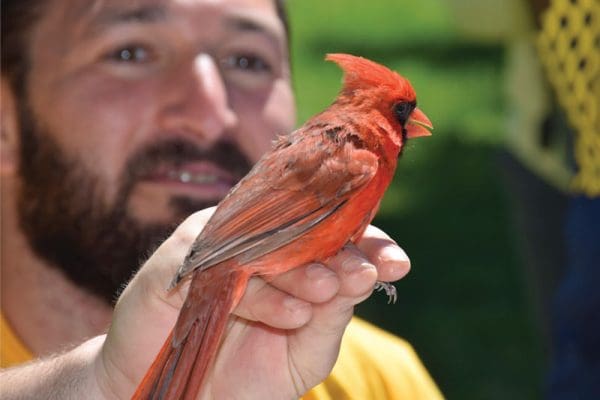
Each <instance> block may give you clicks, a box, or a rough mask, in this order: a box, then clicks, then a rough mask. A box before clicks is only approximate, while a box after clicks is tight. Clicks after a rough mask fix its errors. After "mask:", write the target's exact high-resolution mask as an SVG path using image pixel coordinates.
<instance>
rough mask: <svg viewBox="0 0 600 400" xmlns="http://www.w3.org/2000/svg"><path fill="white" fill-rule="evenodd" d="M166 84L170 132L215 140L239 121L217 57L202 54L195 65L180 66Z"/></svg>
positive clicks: (166, 112) (166, 123) (168, 129)
mask: <svg viewBox="0 0 600 400" xmlns="http://www.w3.org/2000/svg"><path fill="white" fill-rule="evenodd" d="M173 74H174V76H173V78H172V79H171V80H170V82H168V83H167V85H169V86H171V85H172V86H171V87H169V88H167V91H169V92H170V93H171V95H170V96H169V97H168V100H167V101H168V102H167V104H166V106H165V109H164V110H163V111H164V113H163V116H164V118H165V119H164V121H165V128H166V129H167V131H172V132H171V133H175V134H179V135H181V134H183V135H195V136H199V137H202V139H204V140H207V141H209V142H211V143H212V142H215V141H217V140H218V139H219V138H220V137H222V136H223V135H225V134H227V131H228V129H230V128H232V127H233V126H234V125H235V124H236V123H237V117H236V114H235V113H234V112H233V110H232V109H231V108H230V106H229V102H228V98H227V89H226V87H225V84H224V82H223V79H222V77H221V73H220V71H219V68H218V67H217V65H216V63H215V61H214V59H213V58H212V57H211V56H209V55H208V54H204V53H202V54H199V55H198V56H196V58H195V59H194V60H193V65H191V66H189V65H188V66H186V67H182V68H177V71H174V73H173Z"/></svg>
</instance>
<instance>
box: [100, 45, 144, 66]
mask: <svg viewBox="0 0 600 400" xmlns="http://www.w3.org/2000/svg"><path fill="white" fill-rule="evenodd" d="M107 58H108V59H109V60H110V61H116V62H126V63H144V62H148V61H151V60H152V54H151V51H150V50H149V49H148V48H147V47H145V46H141V45H129V46H125V47H121V48H119V49H117V50H115V51H112V52H110V53H108V55H107Z"/></svg>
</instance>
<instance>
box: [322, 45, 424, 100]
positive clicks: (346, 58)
mask: <svg viewBox="0 0 600 400" xmlns="http://www.w3.org/2000/svg"><path fill="white" fill-rule="evenodd" d="M325 59H326V60H328V61H333V62H335V63H336V64H338V65H339V66H340V68H342V70H343V71H344V89H347V90H353V89H359V88H369V87H383V88H385V89H388V90H390V91H394V92H396V91H398V90H400V91H401V92H402V93H401V95H402V97H405V98H407V99H414V97H415V91H414V89H413V88H412V86H411V84H410V82H409V81H408V80H407V79H406V78H404V77H402V76H401V75H400V74H398V73H397V72H394V71H392V70H390V69H389V68H387V67H385V66H383V65H381V64H378V63H376V62H373V61H371V60H367V59H366V58H363V57H357V56H353V55H350V54H342V53H335V54H327V56H326V57H325Z"/></svg>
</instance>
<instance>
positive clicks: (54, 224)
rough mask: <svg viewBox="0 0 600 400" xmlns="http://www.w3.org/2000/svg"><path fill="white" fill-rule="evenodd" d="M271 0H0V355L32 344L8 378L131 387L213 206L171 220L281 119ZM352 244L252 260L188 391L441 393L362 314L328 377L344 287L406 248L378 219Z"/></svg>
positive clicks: (283, 95)
mask: <svg viewBox="0 0 600 400" xmlns="http://www.w3.org/2000/svg"><path fill="white" fill-rule="evenodd" d="M281 7H282V5H281V4H280V3H279V2H274V1H273V0H135V1H134V0H131V1H122V0H95V1H92V0H90V1H81V0H50V1H48V0H46V1H40V0H37V1H34V0H28V1H23V0H21V1H6V0H4V1H3V3H2V8H3V9H2V18H3V20H2V29H3V31H2V35H3V37H2V40H3V42H2V51H3V53H2V100H3V101H2V136H1V137H2V163H1V165H2V168H1V170H2V216H3V218H2V250H3V252H2V335H3V337H4V339H3V345H2V346H3V349H2V357H3V363H5V364H9V363H12V364H15V363H18V362H19V361H24V360H25V359H28V358H38V357H42V359H41V360H36V361H34V362H32V363H29V364H26V365H25V366H22V367H17V368H14V369H9V370H7V371H4V372H3V373H2V375H1V379H0V382H1V384H2V388H1V390H2V393H3V396H5V397H4V398H42V397H48V398H127V397H128V396H130V395H131V394H132V393H133V391H134V389H135V387H136V385H137V384H138V382H139V380H140V379H141V377H142V376H143V374H144V372H145V371H146V369H147V368H148V367H149V365H150V363H151V361H152V359H153V357H154V356H155V354H156V353H157V351H158V349H159V348H160V345H161V344H162V342H163V340H164V338H165V337H166V336H167V334H168V331H169V330H170V328H171V327H172V326H173V324H174V322H175V319H176V317H177V314H178V311H179V307H181V304H182V300H183V298H184V296H185V294H184V290H185V288H183V289H182V290H176V291H174V292H173V293H167V292H166V291H165V287H166V285H167V284H168V282H169V281H170V279H171V276H172V274H173V273H174V271H175V269H176V268H177V267H178V265H179V263H180V262H181V261H182V259H183V257H184V255H185V253H186V251H187V249H188V248H189V246H190V244H191V242H192V241H193V238H194V237H195V236H196V235H197V234H198V232H199V231H200V230H201V229H202V226H203V224H204V223H205V222H206V220H207V218H208V216H209V215H210V210H208V211H203V212H199V213H196V214H193V215H192V216H191V217H189V218H188V219H186V220H185V221H184V222H183V223H182V224H181V225H179V226H178V227H177V229H176V230H175V232H174V233H173V234H171V236H170V237H168V236H169V234H170V233H171V232H172V231H173V229H174V228H175V227H176V226H177V224H179V223H180V222H181V221H182V220H183V219H184V218H185V217H187V216H188V215H189V214H190V213H192V212H193V211H196V210H200V209H204V208H206V207H208V206H211V205H214V204H216V202H218V200H219V199H221V198H222V197H223V196H224V195H225V193H226V192H227V191H228V190H229V189H230V188H231V187H232V186H233V185H234V184H235V182H236V181H237V180H238V179H239V178H240V177H241V176H243V175H244V174H245V173H246V172H247V171H248V169H249V167H250V165H251V164H252V163H253V162H255V161H257V160H258V158H259V157H260V156H261V154H262V153H263V152H264V151H266V150H267V149H268V148H269V146H270V141H271V140H272V138H273V137H274V135H275V134H276V133H281V132H287V131H290V130H291V128H292V125H293V122H294V104H293V96H292V92H291V84H290V77H289V58H288V53H287V51H288V49H287V44H286V30H285V23H284V21H285V20H284V18H283V13H282V12H281ZM167 237H168V239H167V240H166V241H164V243H162V245H160V247H159V248H158V249H157V250H156V251H154V249H155V247H156V246H157V245H158V244H159V243H161V242H162V241H163V240H164V239H165V238H167ZM359 248H360V249H359ZM359 248H348V249H345V250H344V251H342V252H340V254H339V255H337V256H336V257H334V258H333V259H332V260H331V261H330V262H329V264H328V265H327V266H323V265H318V264H314V265H309V266H306V267H304V268H299V269H297V270H295V271H291V272H289V273H286V274H283V275H281V276H279V277H278V278H276V279H275V280H274V281H273V282H270V283H268V284H267V283H266V282H264V281H263V280H261V279H258V278H256V279H253V280H252V282H250V284H249V287H248V290H247V291H246V294H245V296H244V298H243V300H242V302H241V304H240V305H239V306H238V307H237V309H236V310H235V317H234V318H232V321H231V323H230V325H229V330H228V332H227V334H226V337H225V340H224V342H223V345H222V347H221V350H220V352H219V355H218V357H217V359H216V361H215V366H214V369H213V371H212V372H211V373H210V374H209V376H208V378H207V383H206V385H205V387H204V388H203V392H202V394H201V397H202V398H218V399H223V398H240V397H244V398H269V399H270V398H297V397H299V396H302V395H303V394H305V393H306V392H307V391H309V390H310V389H311V388H313V387H314V386H315V385H318V384H319V383H320V382H322V381H323V380H325V382H324V383H323V384H321V385H319V386H317V387H316V388H314V389H313V390H312V391H310V392H308V393H307V394H306V396H305V397H306V398H315V399H316V398H340V397H356V398H385V397H393V396H405V397H412V398H414V397H421V398H435V397H439V392H438V391H437V389H436V388H435V385H434V384H433V383H432V382H431V380H430V378H429V377H428V375H427V373H426V372H425V371H424V369H423V368H422V366H421V365H420V363H419V362H418V360H417V359H416V357H415V355H414V354H413V353H412V351H411V350H410V348H409V347H408V346H407V345H406V344H404V343H403V342H401V341H399V340H397V339H394V338H390V337H388V336H386V335H385V334H383V333H381V332H379V331H377V330H375V329H374V328H373V327H370V326H369V325H367V324H365V323H364V322H360V321H353V322H352V323H351V324H350V327H349V328H348V333H347V335H346V338H345V339H344V343H343V345H342V350H341V353H340V356H339V361H338V362H337V365H336V368H335V370H334V372H333V374H332V375H331V376H329V378H327V377H328V375H329V374H330V372H331V370H332V368H333V366H334V364H335V363H336V359H337V358H338V351H339V348H340V341H341V338H342V335H343V333H344V331H345V329H346V326H347V324H348V322H349V320H350V318H351V316H352V309H353V306H354V305H355V304H357V303H358V302H360V301H362V300H364V299H365V298H367V297H368V296H369V295H370V293H371V290H372V287H373V284H374V282H375V280H376V279H379V280H385V281H393V280H397V279H400V278H401V277H402V276H404V275H405V274H406V272H408V268H409V261H408V258H407V257H406V255H405V254H404V253H403V252H402V250H401V249H399V248H398V247H397V246H396V245H395V244H394V243H393V241H392V240H391V239H389V238H388V237H387V236H386V235H385V234H384V233H382V232H380V231H378V230H376V229H374V228H370V229H369V230H368V231H367V233H366V234H365V236H364V238H363V239H362V241H361V242H360V246H359ZM153 252H154V254H152V253H153ZM150 254H152V255H151V256H150ZM148 256H150V258H149V259H148V261H147V262H146V263H145V264H144V266H143V268H141V269H140V271H139V272H138V273H137V274H136V275H135V277H134V278H133V279H132V280H131V282H129V284H128V285H127V287H126V288H125V290H124V291H123V292H122V294H121V295H120V296H119V298H118V301H117V303H116V305H115V307H114V310H113V307H112V305H113V303H114V301H115V299H116V297H117V296H118V294H119V292H120V291H121V288H122V286H123V285H124V284H125V283H127V281H128V280H129V278H130V277H131V276H132V275H133V274H134V272H135V271H136V270H137V269H138V266H139V265H140V261H141V260H142V259H144V258H147V257H148ZM107 328H108V333H107V334H106V335H103V334H102V333H103V332H105V330H106V329H107ZM98 335H99V336H98ZM89 338H91V339H89ZM87 339H89V340H87ZM7 343H8V345H10V349H9V348H4V347H6V346H8V345H7ZM74 346H75V347H74ZM65 348H67V349H70V350H68V351H64V349H65ZM15 349H17V351H18V349H20V351H21V354H20V355H19V354H16V355H15V353H16V351H15ZM60 351H63V353H62V354H59V355H56V353H57V352H60ZM5 353H11V356H12V358H13V359H12V360H6V361H4V360H5V359H6V358H8V355H5ZM326 378H327V379H326Z"/></svg>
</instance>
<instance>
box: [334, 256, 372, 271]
mask: <svg viewBox="0 0 600 400" xmlns="http://www.w3.org/2000/svg"><path fill="white" fill-rule="evenodd" d="M371 268H375V266H374V265H373V264H371V263H369V262H367V261H365V260H364V259H362V258H360V257H348V258H346V259H345V260H344V261H343V262H342V270H343V271H344V272H345V273H347V274H350V273H354V272H357V271H361V270H366V269H371Z"/></svg>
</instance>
